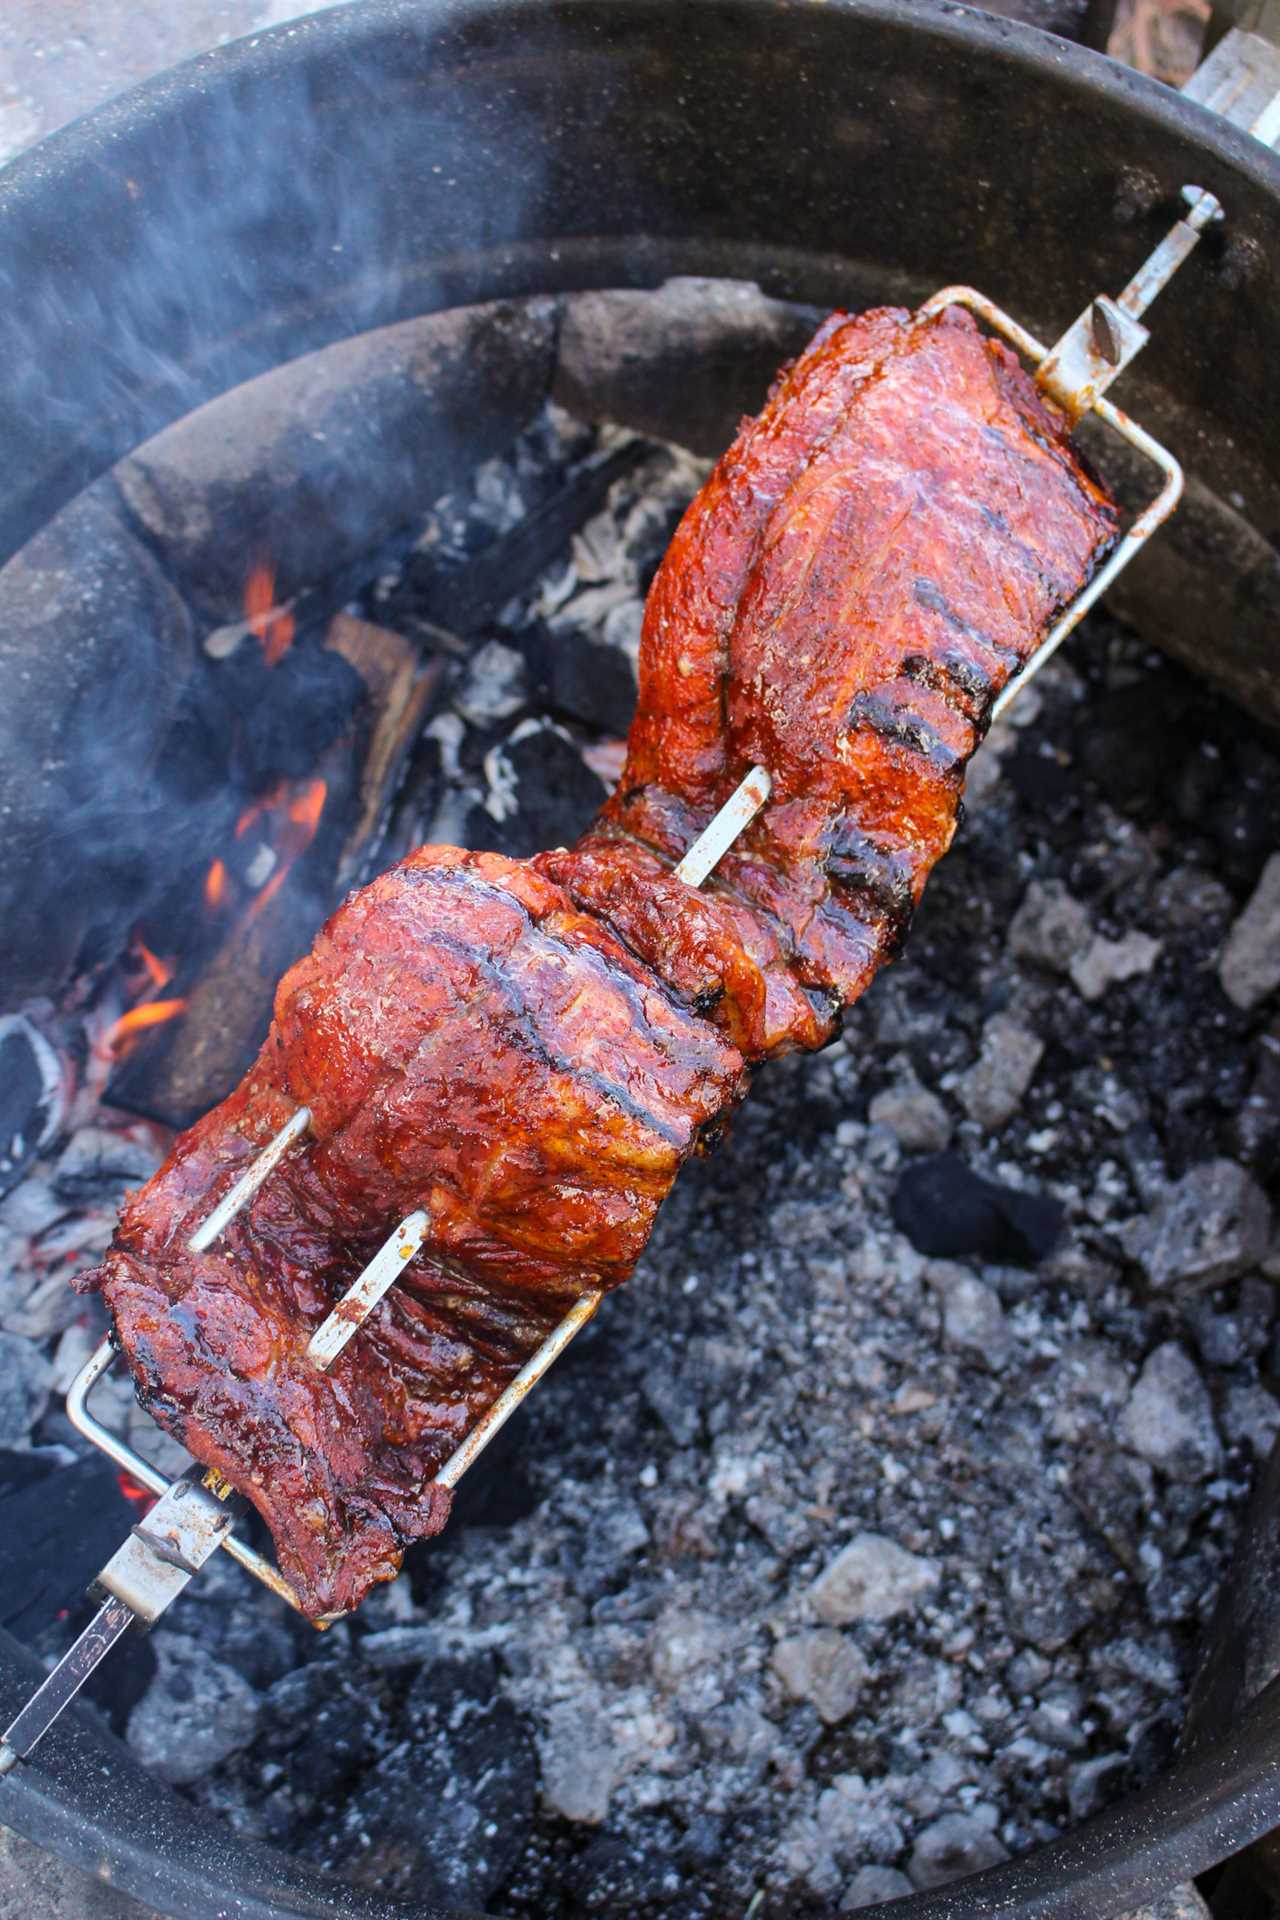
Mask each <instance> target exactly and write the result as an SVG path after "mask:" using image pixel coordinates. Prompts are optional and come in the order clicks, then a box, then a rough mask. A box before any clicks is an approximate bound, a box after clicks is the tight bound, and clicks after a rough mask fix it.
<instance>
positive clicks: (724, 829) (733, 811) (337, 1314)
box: [192, 767, 773, 1486]
mask: <svg viewBox="0 0 1280 1920" xmlns="http://www.w3.org/2000/svg"><path fill="white" fill-rule="evenodd" d="M772 790H773V781H772V779H771V778H770V776H769V773H768V770H767V768H765V767H753V768H752V769H751V771H750V773H749V774H748V775H747V776H746V778H745V780H743V781H741V782H740V783H739V785H738V786H737V787H735V788H734V790H733V792H732V793H731V794H730V796H729V798H728V799H727V800H726V801H725V803H724V805H723V806H722V807H721V808H720V810H719V812H718V813H717V814H716V815H715V816H714V818H713V819H711V820H710V821H709V822H708V823H707V825H706V826H705V827H704V828H703V830H702V832H701V833H700V834H699V835H698V837H697V839H696V840H695V841H694V842H693V844H692V846H690V847H689V849H688V851H687V852H686V853H685V855H684V858H683V859H682V860H681V861H680V863H679V865H678V866H677V867H675V868H674V873H675V877H676V879H677V880H683V881H684V882H685V884H686V885H687V886H690V887H700V886H701V885H702V883H703V881H704V880H705V879H706V878H707V876H708V875H709V874H710V873H711V871H712V869H713V868H714V867H715V865H716V863H717V861H719V860H720V859H722V858H723V856H724V855H725V854H726V853H727V852H728V850H729V848H730V847H731V846H732V845H733V843H734V841H735V840H736V839H737V837H738V835H739V834H740V833H741V832H742V831H743V830H744V828H746V827H747V826H749V825H750V823H751V821H752V820H754V819H755V817H756V815H757V814H758V813H759V811H760V809H761V807H763V806H764V804H765V802H766V800H767V799H768V798H769V795H770V793H771V792H772ZM301 1111H302V1112H305V1111H306V1109H305V1108H303V1109H301ZM282 1138H283V1135H279V1134H278V1135H277V1136H276V1139H277V1140H279V1139H282ZM275 1146H276V1141H275V1140H273V1141H272V1143H271V1145H270V1146H269V1147H268V1148H267V1150H266V1153H264V1155H263V1156H262V1157H263V1159H264V1160H265V1159H266V1154H268V1153H272V1152H273V1151H274V1150H275ZM272 1164H274V1162H273V1163H272ZM266 1171H267V1172H270V1168H269V1167H268V1168H267V1170H266ZM256 1173H257V1163H256V1162H255V1165H254V1166H253V1167H251V1168H250V1169H249V1172H248V1173H247V1174H246V1175H245V1179H246V1180H250V1179H253V1178H255V1177H256ZM265 1177H266V1175H265V1174H263V1176H262V1178H264V1179H265ZM241 1184H242V1185H243V1184H244V1183H243V1182H241ZM235 1193H236V1189H235V1188H234V1187H233V1188H232V1190H231V1193H229V1194H228V1195H227V1199H226V1200H225V1201H224V1202H223V1206H226V1205H227V1203H228V1202H229V1201H231V1200H232V1199H233V1198H234V1196H235ZM216 1218H217V1214H216V1213H213V1214H210V1216H209V1219H208V1221H206V1223H205V1225H204V1226H203V1227H202V1228H201V1229H200V1232H201V1234H204V1233H206V1232H207V1230H208V1228H209V1226H210V1225H211V1224H212V1222H213V1221H214V1220H215V1219H216ZM426 1228H427V1217H426V1215H425V1214H424V1213H412V1214H410V1215H409V1218H408V1219H407V1220H405V1221H403V1222H402V1223H401V1225H400V1226H399V1227H397V1229H396V1231H395V1232H394V1233H393V1234H392V1236H391V1238H390V1239H389V1240H388V1241H387V1242H386V1243H385V1245H384V1246H382V1247H380V1248H379V1250H378V1252H377V1253H375V1254H374V1256H373V1259H372V1260H371V1261H370V1262H369V1264H368V1266H367V1267H366V1268H365V1269H364V1272H363V1273H362V1274H361V1275H360V1276H359V1278H358V1279H357V1280H355V1281H353V1282H352V1284H351V1286H349V1287H348V1288H347V1291H346V1292H345V1293H344V1294H343V1296H342V1298H341V1300H339V1302H338V1304H337V1305H336V1306H335V1307H334V1309H333V1311H332V1313H331V1314H330V1315H329V1317H328V1319H327V1320H325V1322H324V1323H323V1325H322V1326H321V1327H319V1328H318V1330H317V1331H316V1333H315V1334H313V1336H312V1338H311V1342H310V1345H309V1346H308V1347H307V1358H308V1359H309V1360H311V1361H312V1362H313V1363H314V1364H315V1365H316V1366H317V1367H319V1368H321V1369H322V1370H323V1369H324V1368H325V1367H328V1366H331V1365H332V1363H333V1362H334V1361H335V1360H336V1359H337V1357H338V1355H339V1354H340V1353H341V1352H342V1349H343V1348H344V1347H345V1346H346V1344H347V1342H348V1340H350V1338H351V1336H352V1334H353V1333H355V1332H356V1331H357V1330H358V1329H359V1328H360V1327H362V1326H363V1325H364V1322H365V1321H366V1320H367V1319H368V1318H369V1315H370V1314H371V1313H372V1312H373V1309H374V1308H375V1307H376V1306H377V1304H378V1302H379V1300H381V1299H382V1297H383V1295H384V1294H386V1293H387V1292H388V1290H389V1289H390V1288H391V1287H392V1286H394V1284H395V1282H396V1281H397V1280H398V1279H399V1277H400V1274H401V1273H402V1271H403V1270H404V1267H405V1265H406V1263H407V1262H408V1261H409V1260H411V1259H412V1258H413V1256H414V1254H415V1253H417V1251H418V1249H419V1247H420V1246H421V1245H422V1241H423V1236H424V1234H425V1233H426ZM219 1230H220V1229H219ZM205 1244H206V1245H207V1244H208V1242H207V1241H206V1242H205ZM192 1246H193V1247H195V1241H194V1240H193V1241H192ZM199 1250H200V1249H199V1248H197V1249H196V1251H197V1252H198V1251H199ZM588 1297H590V1298H593V1299H594V1301H595V1303H596V1305H598V1304H599V1300H600V1296H599V1294H595V1295H592V1296H584V1298H588ZM581 1305H582V1303H581V1301H579V1302H578V1303H577V1305H575V1306H574V1307H573V1308H571V1309H570V1311H569V1312H568V1313H567V1314H566V1315H565V1317H564V1319H563V1320H562V1321H561V1322H560V1325H559V1326H558V1327H556V1328H555V1329H554V1331H553V1332H552V1333H550V1334H549V1335H548V1336H547V1339H546V1340H545V1341H544V1342H543V1344H542V1346H541V1347H539V1348H538V1351H537V1352H536V1353H535V1354H534V1355H533V1356H532V1358H531V1359H530V1360H528V1361H527V1362H526V1364H525V1366H524V1368H522V1370H521V1371H520V1372H519V1373H518V1374H517V1375H516V1377H515V1379H514V1380H513V1381H512V1382H511V1384H510V1386H508V1387H507V1388H506V1390H505V1392H504V1393H503V1394H502V1395H501V1396H500V1397H499V1398H498V1399H497V1400H496V1401H495V1402H494V1406H493V1408H491V1409H490V1413H489V1414H486V1416H485V1420H484V1421H482V1422H481V1423H480V1426H479V1427H477V1428H476V1430H475V1432H476V1434H479V1433H480V1432H481V1431H484V1432H485V1433H486V1437H485V1439H484V1440H482V1441H481V1443H480V1444H481V1445H482V1446H487V1444H488V1431H489V1430H488V1429H487V1428H486V1425H485V1423H486V1422H487V1421H488V1419H489V1418H490V1415H491V1414H492V1413H493V1412H494V1411H495V1409H497V1408H499V1407H502V1408H503V1409H504V1411H503V1412H502V1414H501V1417H500V1418H499V1419H498V1420H497V1423H496V1425H495V1426H494V1427H493V1428H492V1432H494V1433H496V1432H497V1430H498V1427H499V1426H501V1425H502V1423H503V1421H505V1420H506V1419H507V1418H508V1417H509V1416H510V1414H511V1412H512V1411H513V1410H514V1408H515V1407H516V1406H518V1405H519V1403H520V1401H521V1400H522V1399H523V1398H524V1395H525V1393H526V1392H527V1391H528V1389H529V1387H530V1386H531V1385H532V1384H533V1381H534V1380H537V1379H541V1377H542V1374H543V1373H544V1372H545V1371H546V1369H547V1367H549V1366H550V1364H551V1362H552V1360H554V1359H555V1358H556V1355H557V1354H559V1353H560V1352H561V1351H562V1349H563V1348H564V1347H565V1346H567V1345H568V1343H569V1341H570V1340H572V1338H573V1336H574V1334H575V1333H577V1332H578V1330H579V1328H580V1327H584V1326H585V1325H586V1323H587V1321H588V1320H589V1319H590V1317H591V1314H590V1313H587V1314H583V1313H581V1311H580V1309H581ZM594 1312H595V1306H593V1307H592V1308H591V1313H594ZM556 1343H558V1344H556ZM544 1355H546V1358H545V1359H544V1358H543V1356H544ZM539 1363H540V1364H539ZM531 1367H536V1368H537V1371H536V1372H535V1373H533V1374H532V1375H531V1376H530V1378H529V1379H528V1380H525V1374H526V1373H527V1372H528V1370H529V1368H531ZM521 1382H524V1384H523V1385H521ZM508 1394H511V1395H514V1398H512V1399H511V1400H510V1402H509V1403H508V1401H507V1395H508ZM474 1438H475V1435H474V1434H473V1435H470V1436H468V1438H467V1439H466V1440H464V1441H463V1443H462V1446H461V1447H460V1448H459V1449H458V1453H457V1454H455V1455H454V1460H456V1459H458V1458H459V1456H460V1455H461V1454H462V1453H463V1452H464V1451H465V1450H466V1448H467V1447H468V1446H469V1445H470V1444H471V1440H472V1439H474ZM479 1450H480V1448H479V1447H477V1448H476V1452H479ZM452 1466H453V1461H449V1462H448V1463H447V1464H446V1466H445V1467H444V1468H443V1469H442V1472H441V1474H440V1476H439V1477H440V1478H441V1479H442V1480H444V1474H445V1473H448V1472H449V1470H450V1468H451V1467H452ZM463 1471H465V1468H464V1467H460V1468H459V1469H458V1475H461V1474H462V1472H463ZM444 1484H445V1485H446V1486H452V1485H453V1484H454V1482H453V1481H452V1480H445V1481H444Z"/></svg>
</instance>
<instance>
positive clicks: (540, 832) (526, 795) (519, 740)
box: [471, 719, 605, 860]
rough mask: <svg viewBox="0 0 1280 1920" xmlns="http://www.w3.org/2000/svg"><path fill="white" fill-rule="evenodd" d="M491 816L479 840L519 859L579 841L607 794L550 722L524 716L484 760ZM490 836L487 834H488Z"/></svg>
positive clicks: (480, 825)
mask: <svg viewBox="0 0 1280 1920" xmlns="http://www.w3.org/2000/svg"><path fill="white" fill-rule="evenodd" d="M485 772H486V774H487V776H488V779H489V794H488V797H487V799H486V802H485V814H486V816H487V817H486V818H485V819H484V820H481V819H479V818H476V819H475V821H474V825H473V827H472V829H471V830H472V832H473V833H474V834H475V836H476V841H475V844H477V845H480V846H486V845H487V846H492V847H493V848H494V849H495V850H496V851H497V852H499V853H507V854H510V855H511V856H512V857H513V858H515V859H517V860H522V859H525V858H526V857H527V856H528V855H530V854H533V853H537V852H539V851H540V850H541V849H542V848H544V847H562V846H565V845H567V844H568V843H569V842H570V841H572V840H575V839H576V838H577V836H578V835H579V834H580V833H581V832H582V831H583V829H584V828H585V827H586V826H587V824H588V823H589V821H590V820H591V817H592V815H593V814H594V813H595V812H596V810H597V809H598V808H599V806H600V804H601V802H602V801H603V799H604V795H605V789H604V785H603V783H602V782H601V780H600V779H599V778H598V776H597V775H596V774H594V773H592V771H591V769H590V767H588V766H587V764H586V762H585V761H584V760H583V758H582V755H581V753H579V751H578V749H577V747H576V746H575V745H574V744H573V742H572V741H571V740H570V739H569V738H568V737H567V736H566V735H565V734H564V733H562V732H561V730H560V729H559V728H558V727H557V726H555V725H554V724H553V723H552V722H551V721H549V720H546V719H538V720H529V721H525V722H524V723H523V724H522V725H521V726H519V727H517V728H516V730H515V732H514V733H513V734H511V735H510V737H509V738H508V739H507V740H505V741H503V743H502V744H501V745H500V746H498V747H495V748H494V749H493V751H492V752H491V753H490V754H489V756H488V758H487V759H486V761H485ZM486 835H487V838H486V837H485V836H486Z"/></svg>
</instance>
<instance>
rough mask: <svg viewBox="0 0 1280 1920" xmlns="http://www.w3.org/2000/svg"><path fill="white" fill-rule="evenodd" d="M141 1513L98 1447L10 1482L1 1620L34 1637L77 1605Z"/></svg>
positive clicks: (4, 1503) (0, 1577) (2, 1523)
mask: <svg viewBox="0 0 1280 1920" xmlns="http://www.w3.org/2000/svg"><path fill="white" fill-rule="evenodd" d="M11 1457H12V1456H11ZM28 1457H30V1456H28ZM42 1467H43V1463H42ZM0 1472H3V1469H2V1468H0ZM137 1518H138V1513H137V1509H136V1507H134V1506H133V1504H132V1503H131V1502H130V1501H128V1500H126V1499H125V1497H124V1495H123V1493H122V1492H121V1489H120V1484H119V1481H118V1479H117V1476H116V1469H115V1468H114V1467H113V1466H111V1464H110V1463H109V1462H108V1461H107V1460H105V1459H104V1458H103V1457H102V1456H101V1455H100V1454H92V1455H90V1456H89V1457H87V1458H85V1459H81V1460H73V1461H71V1462H69V1463H68V1464H67V1465H58V1466H54V1467H53V1468H52V1469H50V1468H48V1467H43V1470H42V1471H41V1472H40V1473H39V1475H38V1477H37V1478H35V1479H33V1480H31V1481H29V1482H27V1483H26V1484H25V1485H19V1486H17V1487H13V1488H9V1489H6V1491H5V1492H4V1494H3V1495H0V1625H3V1626H4V1627H5V1629H6V1630H7V1631H8V1632H9V1633H13V1634H16V1635H17V1636H18V1638H19V1639H20V1640H28V1639H30V1638H31V1637H32V1636H33V1635H35V1634H37V1633H39V1632H41V1631H43V1629H44V1628H46V1627H48V1626H49V1625H51V1624H52V1622H53V1621H54V1620H56V1619H57V1618H58V1616H59V1615H60V1614H61V1613H64V1612H65V1611H66V1610H67V1609H68V1608H71V1607H73V1606H75V1605H77V1604H78V1602H79V1601H80V1600H81V1599H82V1597H83V1595H84V1592H85V1589H86V1588H87V1587H88V1585H89V1582H90V1581H91V1580H92V1579H93V1578H94V1577H95V1576H96V1574H97V1572H98V1570H99V1568H100V1567H102V1566H103V1565H104V1564H105V1562H106V1561H107V1560H109V1559H110V1557H111V1555H112V1554H113V1553H114V1552H115V1550H116V1548H117V1547H118V1546H119V1545H120V1542H121V1541H122V1540H123V1539H124V1538H125V1536H126V1534H127V1533H128V1531H129V1528H130V1527H131V1526H132V1525H133V1524H134V1522H135V1520H136V1519H137Z"/></svg>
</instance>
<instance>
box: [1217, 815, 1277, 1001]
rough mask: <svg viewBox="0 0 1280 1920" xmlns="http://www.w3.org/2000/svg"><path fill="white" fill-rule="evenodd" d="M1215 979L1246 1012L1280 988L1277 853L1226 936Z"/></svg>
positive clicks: (1273, 855)
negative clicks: (1219, 981) (1218, 980)
mask: <svg viewBox="0 0 1280 1920" xmlns="http://www.w3.org/2000/svg"><path fill="white" fill-rule="evenodd" d="M1218 978H1219V979H1220V980H1221V982H1222V990H1223V992H1224V993H1225V994H1226V996H1227V998H1228V999H1229V1000H1233V1001H1234V1002H1235V1004H1236V1006H1238V1007H1242V1008H1244V1009H1245V1010H1246V1011H1248V1010H1249V1009H1251V1008H1253V1007H1256V1006H1257V1005H1258V1004H1259V1002H1260V1001H1262V1000H1265V999H1266V997H1267V995H1268V994H1270V993H1274V992H1275V990H1276V988H1277V987H1280V853H1273V854H1272V856H1271V858H1270V859H1269V860H1268V862H1267V864H1266V866H1265V867H1264V868H1263V869H1262V878H1261V879H1260V880H1259V881H1258V884H1257V886H1256V887H1255V888H1254V890H1253V892H1252V894H1251V895H1250V896H1249V901H1248V904H1247V906H1246V907H1245V910H1244V912H1243V913H1242V914H1241V915H1240V917H1239V919H1238V920H1237V921H1236V922H1235V925H1234V926H1233V927H1232V929H1231V932H1230V934H1229V935H1228V937H1227V943H1226V945H1225V946H1224V947H1223V949H1222V954H1221V957H1220V959H1219V961H1218Z"/></svg>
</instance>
